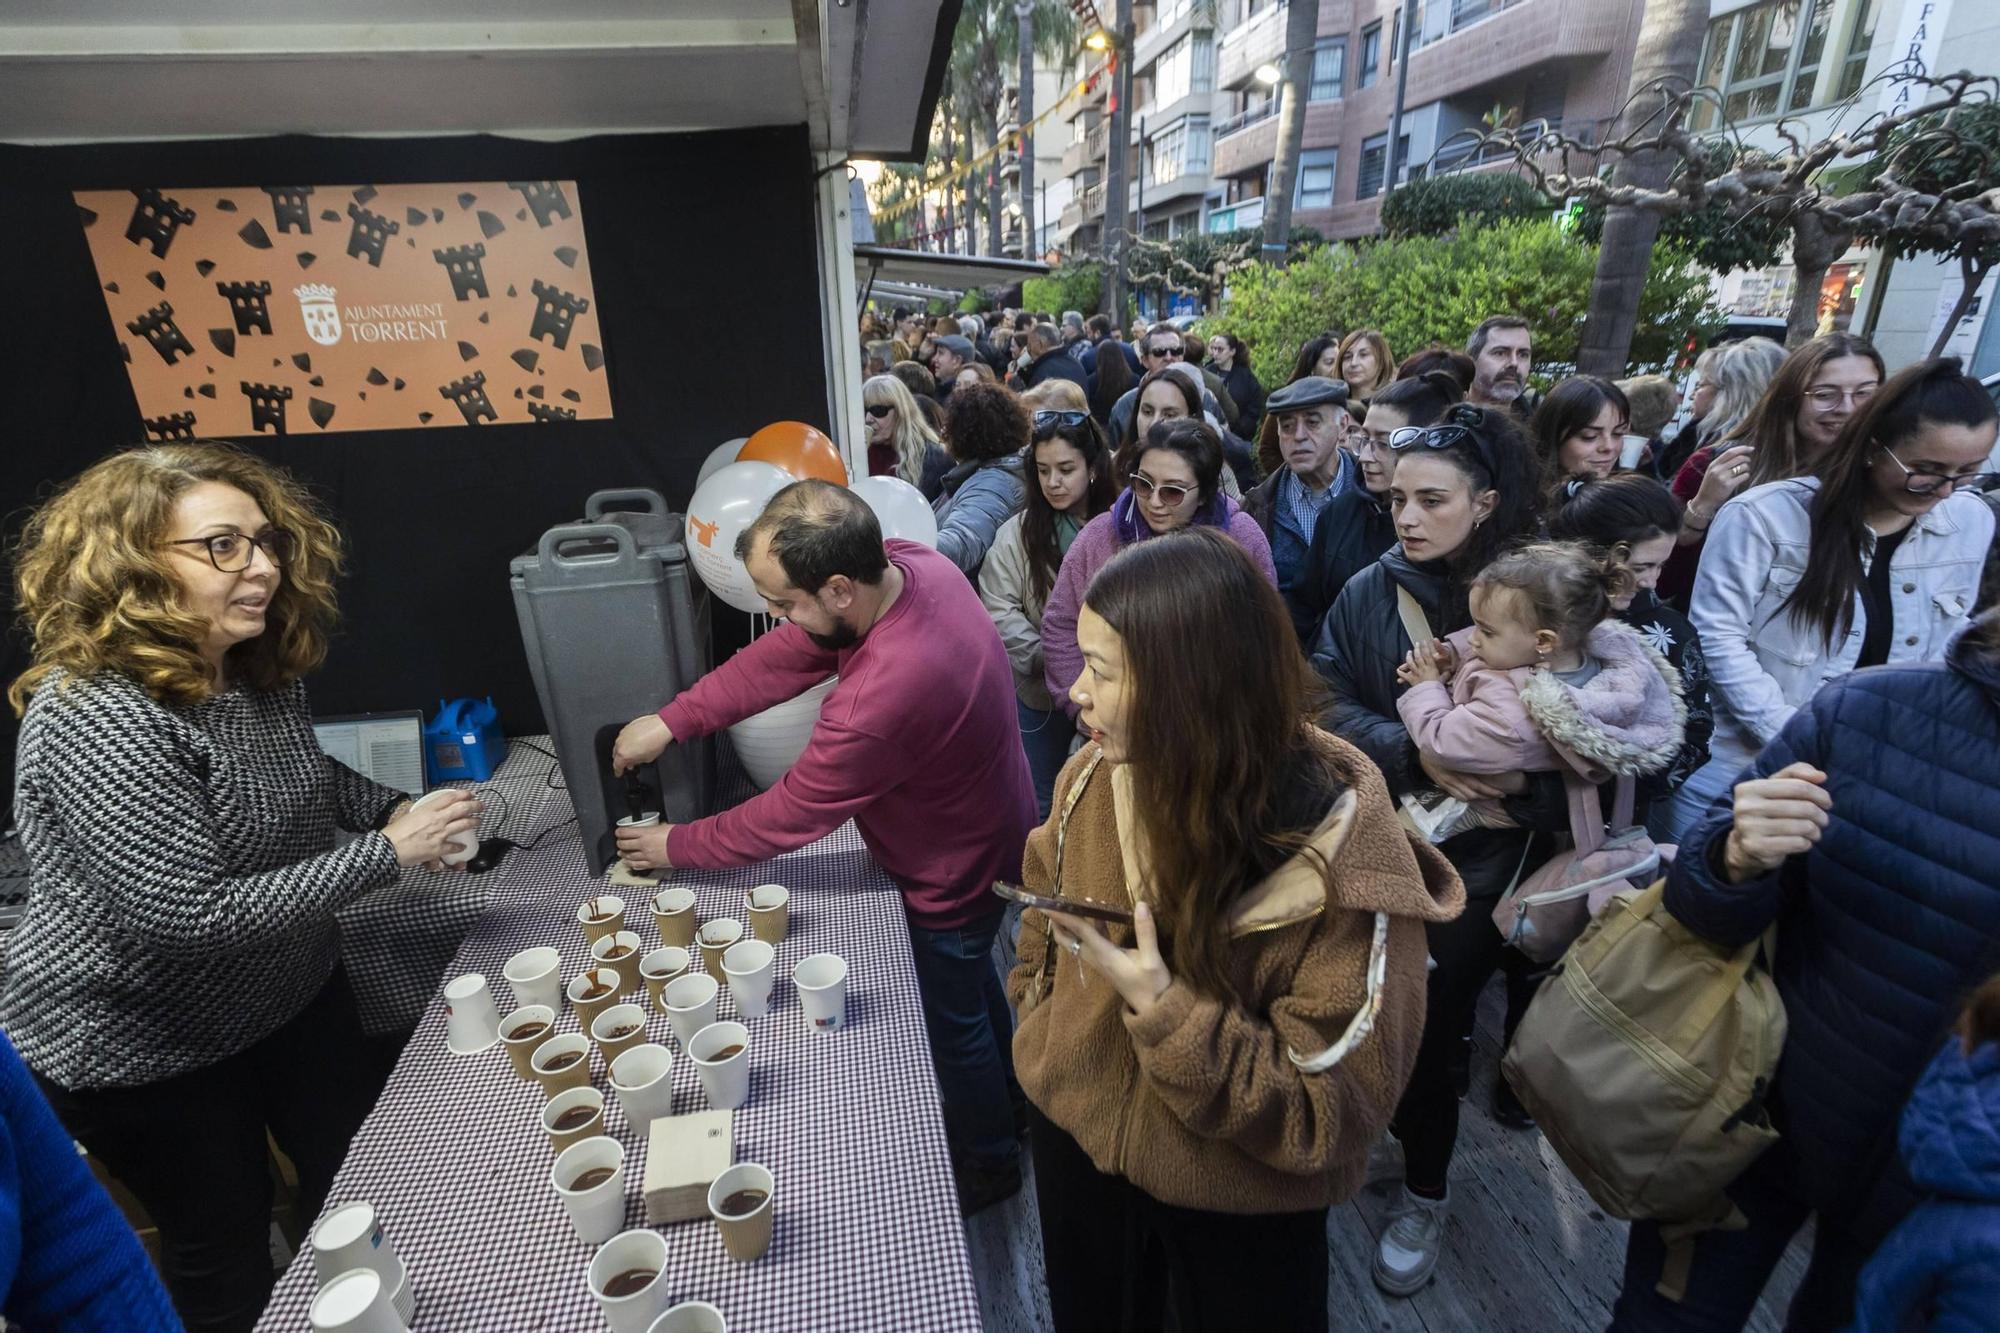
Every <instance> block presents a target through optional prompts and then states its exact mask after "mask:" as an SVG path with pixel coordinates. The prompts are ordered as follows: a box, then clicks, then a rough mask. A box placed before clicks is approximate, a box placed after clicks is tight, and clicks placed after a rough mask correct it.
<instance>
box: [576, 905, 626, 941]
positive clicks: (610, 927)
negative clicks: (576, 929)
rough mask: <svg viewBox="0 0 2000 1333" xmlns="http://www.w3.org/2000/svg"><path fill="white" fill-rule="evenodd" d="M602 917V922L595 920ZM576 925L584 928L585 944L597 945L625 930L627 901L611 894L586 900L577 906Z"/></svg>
mask: <svg viewBox="0 0 2000 1333" xmlns="http://www.w3.org/2000/svg"><path fill="white" fill-rule="evenodd" d="M600 916H601V917H602V918H603V919H602V920H594V919H593V918H595V917H600ZM576 924H577V925H579V926H582V927H583V942H584V943H585V944H595V943H597V942H598V941H599V940H601V939H603V938H604V937H605V936H606V935H610V934H612V933H614V932H616V931H620V930H623V929H625V900H624V899H623V898H619V897H617V896H615V895H613V894H609V893H604V894H599V895H598V896H597V897H595V898H586V899H584V900H583V901H582V902H580V903H578V904H577V905H576Z"/></svg>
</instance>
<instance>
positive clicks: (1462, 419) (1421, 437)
mask: <svg viewBox="0 0 2000 1333" xmlns="http://www.w3.org/2000/svg"><path fill="white" fill-rule="evenodd" d="M1482 424H1484V419H1483V418H1482V417H1481V415H1480V411H1479V409H1478V408H1476V407H1465V406H1463V405H1460V406H1458V407H1452V408H1448V409H1447V410H1446V411H1445V414H1444V419H1443V420H1442V421H1440V422H1439V423H1438V424H1437V425H1435V426H1404V427H1402V428H1401V429H1399V430H1392V431H1390V432H1389V447H1390V448H1391V449H1393V450H1395V451H1396V452H1397V453H1401V452H1403V450H1405V449H1449V448H1451V447H1452V446H1453V445H1455V444H1458V443H1459V442H1460V441H1465V440H1469V441H1471V443H1472V448H1473V451H1474V452H1475V453H1477V454H1478V455H1479V463H1480V466H1482V467H1484V468H1485V469H1486V475H1487V476H1489V477H1497V476H1499V475H1500V470H1499V469H1498V468H1497V467H1495V466H1494V465H1493V450H1492V447H1491V446H1490V445H1488V444H1487V442H1486V440H1485V438H1484V437H1483V436H1481V435H1480V434H1479V433H1478V432H1477V431H1475V430H1474V429H1473V427H1475V426H1479V425H1482Z"/></svg>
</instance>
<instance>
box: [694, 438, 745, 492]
mask: <svg viewBox="0 0 2000 1333" xmlns="http://www.w3.org/2000/svg"><path fill="white" fill-rule="evenodd" d="M749 442H750V440H749V437H748V436H744V435H739V436H737V437H736V438H735V439H733V440H724V441H723V442H722V443H721V444H718V445H716V446H715V448H713V449H711V450H709V453H708V457H707V458H704V459H702V460H701V471H700V472H699V473H697V474H696V475H695V479H694V484H695V489H696V490H700V489H701V487H702V486H703V485H704V484H705V483H706V482H707V481H708V479H709V478H710V477H712V476H714V475H715V474H716V473H718V472H720V471H722V469H724V468H726V467H728V466H729V465H730V464H731V463H734V462H735V461H736V455H737V452H738V451H739V450H740V449H742V448H743V446H744V445H746V444H748V443H749Z"/></svg>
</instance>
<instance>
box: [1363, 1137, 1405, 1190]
mask: <svg viewBox="0 0 2000 1333" xmlns="http://www.w3.org/2000/svg"><path fill="white" fill-rule="evenodd" d="M1402 1183H1403V1141H1402V1140H1401V1139H1399V1138H1397V1137H1396V1136H1395V1135H1394V1134H1390V1133H1386V1132H1385V1133H1384V1134H1383V1135H1382V1137H1381V1138H1379V1139H1377V1140H1375V1143H1374V1145H1373V1146H1371V1147H1370V1148H1369V1149H1368V1171H1367V1174H1366V1175H1364V1176H1363V1177H1362V1184H1363V1185H1364V1186H1368V1185H1389V1184H1395V1185H1400V1184H1402Z"/></svg>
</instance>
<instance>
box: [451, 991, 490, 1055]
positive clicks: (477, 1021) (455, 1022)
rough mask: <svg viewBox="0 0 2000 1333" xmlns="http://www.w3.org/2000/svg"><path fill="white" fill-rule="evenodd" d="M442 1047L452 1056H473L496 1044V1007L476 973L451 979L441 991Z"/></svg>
mask: <svg viewBox="0 0 2000 1333" xmlns="http://www.w3.org/2000/svg"><path fill="white" fill-rule="evenodd" d="M444 1013H445V1023H444V1031H445V1044H446V1045H448V1046H450V1047H451V1053H452V1054H453V1055H477V1054H478V1053H479V1052H480V1051H484V1050H488V1049H490V1048H491V1047H492V1046H493V1043H495V1042H497V1041H499V1040H500V1006H498V1005H496V1004H495V1003H493V992H492V990H490V989H489V988H488V987H487V985H486V978H485V977H482V976H480V975H479V974H478V973H477V972H467V973H466V974H465V975H464V976H462V977H454V978H453V979H452V980H451V982H450V984H448V985H447V986H446V987H445V988H444Z"/></svg>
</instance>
